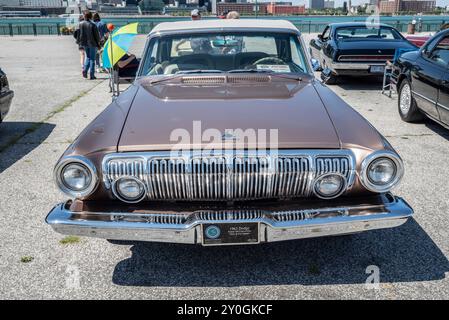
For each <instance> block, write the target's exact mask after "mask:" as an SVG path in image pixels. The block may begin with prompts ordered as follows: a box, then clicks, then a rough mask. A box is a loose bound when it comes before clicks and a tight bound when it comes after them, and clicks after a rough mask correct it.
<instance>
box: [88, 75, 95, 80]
mask: <svg viewBox="0 0 449 320" xmlns="http://www.w3.org/2000/svg"><path fill="white" fill-rule="evenodd" d="M89 80H97V77H96V76H93V77H90V78H89Z"/></svg>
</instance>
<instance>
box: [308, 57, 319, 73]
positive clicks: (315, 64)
mask: <svg viewBox="0 0 449 320" xmlns="http://www.w3.org/2000/svg"><path fill="white" fill-rule="evenodd" d="M310 63H311V64H312V69H313V71H319V70H320V69H321V65H320V62H319V61H318V60H317V59H314V58H312V59H310Z"/></svg>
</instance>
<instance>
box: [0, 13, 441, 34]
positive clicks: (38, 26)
mask: <svg viewBox="0 0 449 320" xmlns="http://www.w3.org/2000/svg"><path fill="white" fill-rule="evenodd" d="M282 18H283V19H286V20H290V21H291V22H292V23H293V24H294V25H295V26H296V27H297V28H298V29H299V31H301V32H303V33H319V32H322V31H323V30H324V28H325V27H326V25H327V24H328V23H327V22H322V21H313V20H302V19H301V21H298V20H299V19H297V18H293V17H282ZM170 20H173V21H178V20H181V19H175V18H174V19H168V18H167V19H154V20H151V19H144V20H142V21H140V20H139V19H138V18H134V19H128V20H127V19H120V20H117V21H113V23H114V25H115V26H116V27H121V26H123V25H126V24H128V23H132V22H139V29H138V31H139V33H141V34H147V33H149V32H150V31H151V30H152V29H153V28H154V26H155V25H157V24H158V23H159V22H162V21H164V22H165V21H170ZM357 21H358V20H357ZM360 21H365V20H364V19H363V18H362V19H361V20H360ZM447 22H449V19H447V20H443V19H442V20H432V21H426V22H423V23H422V24H420V25H419V26H418V25H417V31H421V32H435V31H438V30H439V29H440V27H441V26H442V25H443V24H445V23H447ZM383 23H386V24H389V25H391V26H393V27H395V28H397V29H398V30H399V31H401V32H406V31H407V26H408V22H406V21H400V20H397V21H385V22H383ZM65 26H66V25H65V23H61V22H57V23H55V22H45V23H36V22H33V23H27V22H24V23H8V21H7V19H4V20H3V21H0V36H20V35H35V36H39V35H63V34H64V30H63V27H65Z"/></svg>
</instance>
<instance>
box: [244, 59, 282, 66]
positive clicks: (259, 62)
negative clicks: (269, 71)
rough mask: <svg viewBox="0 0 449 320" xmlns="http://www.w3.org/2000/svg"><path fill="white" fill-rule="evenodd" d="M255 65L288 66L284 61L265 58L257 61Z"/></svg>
mask: <svg viewBox="0 0 449 320" xmlns="http://www.w3.org/2000/svg"><path fill="white" fill-rule="evenodd" d="M252 64H253V65H258V64H276V65H278V64H286V63H285V62H284V60H282V59H279V58H276V57H265V58H262V59H259V60H256V61H254V62H253V63H252Z"/></svg>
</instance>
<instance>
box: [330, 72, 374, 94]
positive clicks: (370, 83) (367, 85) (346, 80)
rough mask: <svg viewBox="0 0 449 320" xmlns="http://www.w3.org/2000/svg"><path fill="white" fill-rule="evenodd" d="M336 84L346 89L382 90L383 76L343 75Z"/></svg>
mask: <svg viewBox="0 0 449 320" xmlns="http://www.w3.org/2000/svg"><path fill="white" fill-rule="evenodd" d="M336 86H339V87H341V88H342V89H345V90H373V91H381V90H382V77H377V76H375V77H371V76H370V77H351V76H343V77H341V78H339V79H338V82H337V84H336Z"/></svg>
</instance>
